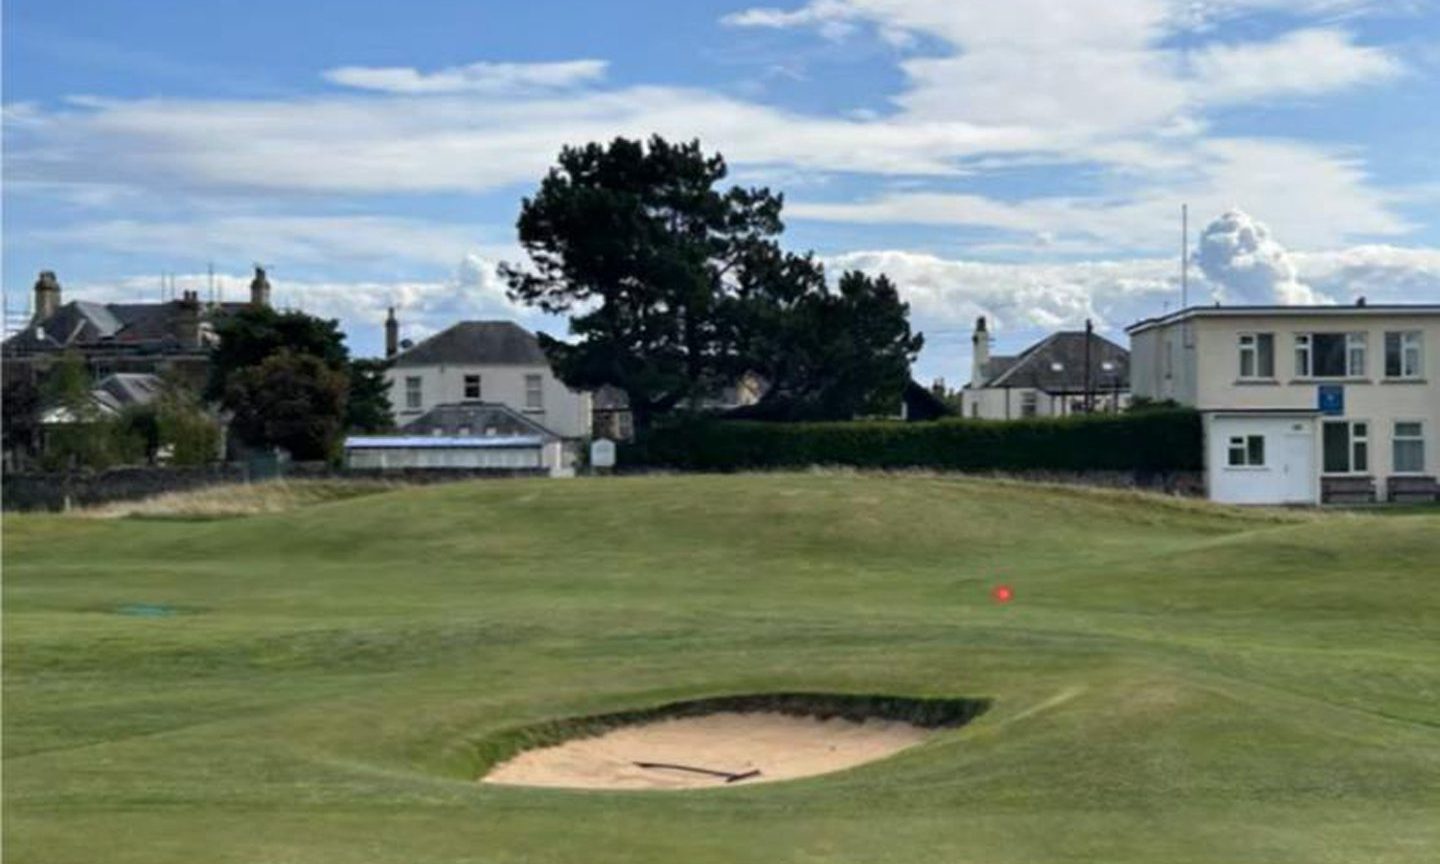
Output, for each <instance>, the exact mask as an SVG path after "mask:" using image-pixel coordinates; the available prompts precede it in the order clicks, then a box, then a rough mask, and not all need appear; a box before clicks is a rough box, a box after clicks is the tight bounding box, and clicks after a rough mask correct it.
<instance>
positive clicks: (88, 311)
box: [5, 300, 248, 354]
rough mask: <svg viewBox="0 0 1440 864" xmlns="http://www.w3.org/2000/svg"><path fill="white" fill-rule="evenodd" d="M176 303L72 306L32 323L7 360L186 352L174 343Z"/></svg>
mask: <svg viewBox="0 0 1440 864" xmlns="http://www.w3.org/2000/svg"><path fill="white" fill-rule="evenodd" d="M247 305H248V304H246V303H220V304H214V305H206V306H204V307H202V308H201V317H202V318H206V317H209V318H213V317H215V316H216V315H224V314H228V313H231V312H234V311H235V310H237V309H243V308H245V307H246V306H247ZM182 309H183V305H182V303H181V301H178V300H167V301H165V302H162V303H96V302H94V301H91V300H71V301H70V302H69V303H66V304H64V305H63V306H61V307H60V308H59V309H56V310H55V314H53V315H51V316H50V317H49V318H46V319H45V320H43V321H32V322H30V324H29V325H27V326H26V327H25V328H24V329H22V330H20V331H19V332H17V333H15V335H13V336H11V337H10V338H9V339H6V340H5V352H6V353H7V354H14V353H22V352H28V351H52V350H59V349H62V348H69V347H75V348H85V347H89V346H96V345H144V344H154V345H157V346H159V347H161V348H162V350H168V349H177V350H195V349H194V348H193V347H191V348H185V347H184V346H182V345H181V344H180V343H179V340H178V339H176V338H175V335H174V334H175V330H176V327H175V319H176V317H177V316H179V315H180V314H181V312H182Z"/></svg>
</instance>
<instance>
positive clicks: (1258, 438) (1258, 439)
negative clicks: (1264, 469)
mask: <svg viewBox="0 0 1440 864" xmlns="http://www.w3.org/2000/svg"><path fill="white" fill-rule="evenodd" d="M1245 443H1246V451H1247V456H1248V461H1249V463H1250V464H1251V465H1264V464H1265V436H1264V435H1251V436H1250V438H1249V440H1248V441H1246V442H1245Z"/></svg>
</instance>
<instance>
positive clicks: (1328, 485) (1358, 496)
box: [1320, 475, 1376, 504]
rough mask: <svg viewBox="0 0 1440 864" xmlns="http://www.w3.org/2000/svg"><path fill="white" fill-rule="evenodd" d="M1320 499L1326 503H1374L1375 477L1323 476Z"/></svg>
mask: <svg viewBox="0 0 1440 864" xmlns="http://www.w3.org/2000/svg"><path fill="white" fill-rule="evenodd" d="M1320 501H1321V503H1324V504H1373V503H1375V501H1376V498H1375V478H1374V477H1370V476H1368V475H1367V476H1363V477H1321V478H1320Z"/></svg>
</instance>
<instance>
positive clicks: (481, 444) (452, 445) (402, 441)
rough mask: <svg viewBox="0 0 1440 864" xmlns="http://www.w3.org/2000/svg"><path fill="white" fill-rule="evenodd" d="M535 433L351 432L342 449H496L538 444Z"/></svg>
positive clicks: (541, 444)
mask: <svg viewBox="0 0 1440 864" xmlns="http://www.w3.org/2000/svg"><path fill="white" fill-rule="evenodd" d="M544 444H545V439H544V438H541V437H540V436H539V435H491V436H489V437H484V436H476V437H470V438H459V437H455V436H447V435H352V436H350V437H348V438H346V439H345V449H346V450H406V449H411V450H454V449H464V450H498V449H504V448H513V447H540V446H543V445H544Z"/></svg>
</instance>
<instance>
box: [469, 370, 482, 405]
mask: <svg viewBox="0 0 1440 864" xmlns="http://www.w3.org/2000/svg"><path fill="white" fill-rule="evenodd" d="M465 400H466V401H467V402H478V401H479V400H480V376H479V375H466V376H465Z"/></svg>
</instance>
